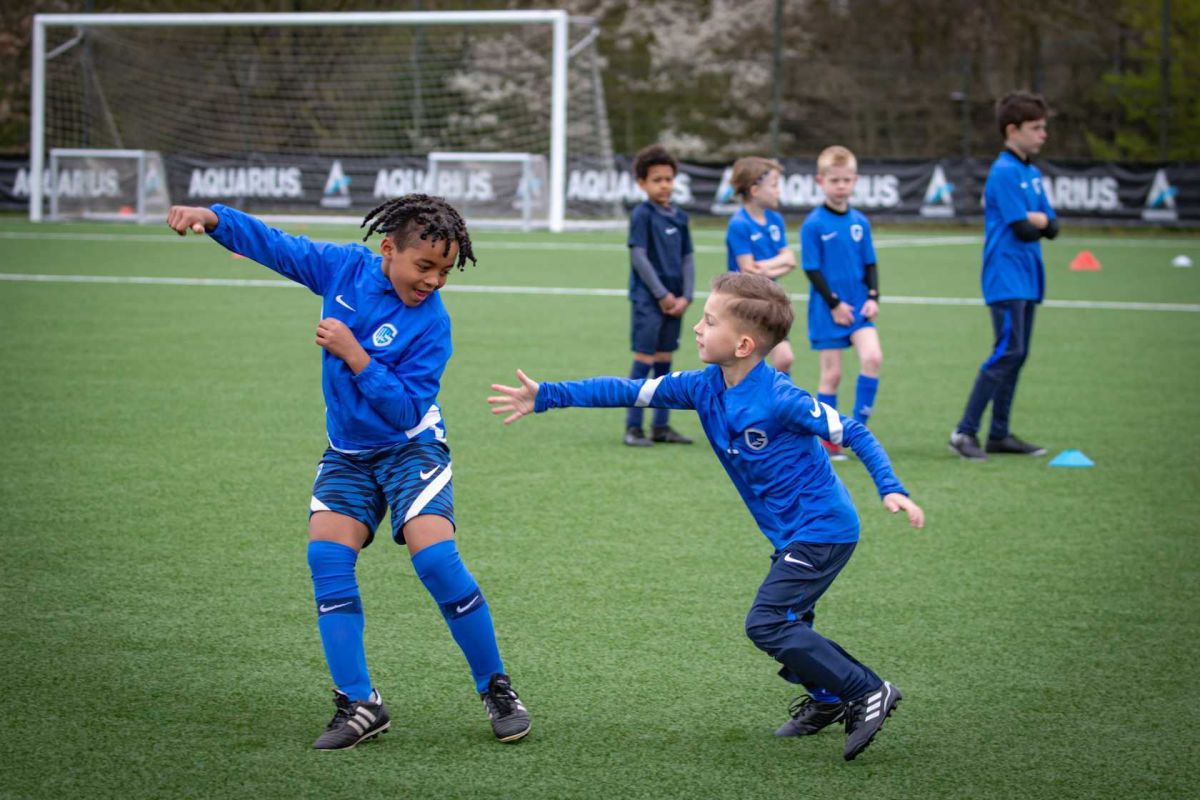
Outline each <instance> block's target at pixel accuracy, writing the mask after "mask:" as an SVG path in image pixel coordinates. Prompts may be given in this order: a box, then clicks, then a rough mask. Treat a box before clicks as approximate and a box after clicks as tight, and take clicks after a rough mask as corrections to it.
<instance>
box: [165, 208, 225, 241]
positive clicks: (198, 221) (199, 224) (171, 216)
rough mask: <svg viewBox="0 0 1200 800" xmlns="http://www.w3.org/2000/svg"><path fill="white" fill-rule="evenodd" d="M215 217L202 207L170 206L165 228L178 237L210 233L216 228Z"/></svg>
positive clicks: (209, 209) (210, 210)
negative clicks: (188, 234)
mask: <svg viewBox="0 0 1200 800" xmlns="http://www.w3.org/2000/svg"><path fill="white" fill-rule="evenodd" d="M217 222H218V219H217V215H216V212H214V211H213V210H212V209H211V208H205V207H204V206H171V210H170V211H168V212H167V226H168V227H169V228H170V229H171V230H173V231H175V232H176V233H178V234H179V235H180V236H187V232H188V231H191V232H192V233H212V232H213V230H214V229H216V227H217Z"/></svg>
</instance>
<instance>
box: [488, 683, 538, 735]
mask: <svg viewBox="0 0 1200 800" xmlns="http://www.w3.org/2000/svg"><path fill="white" fill-rule="evenodd" d="M479 698H480V699H481V700H483V707H484V708H486V709H487V713H488V719H490V720H491V721H492V730H493V731H494V732H495V733H496V738H497V739H499V740H500V741H502V742H515V741H517V740H518V739H521V738H524V736H525V735H526V734H527V733H529V728H530V727H531V723H530V722H529V712H528V711H526V710H525V706H524V705H522V704H521V701H520V700H519V699H518V698H517V693H516V691H514V690H513V688H512V683H511V682H510V681H509V679H508V676H507V675H501V674H499V673H497V674H495V675H493V676H492V680H491V682H490V683H488V688H487V691H486V692H480V693H479Z"/></svg>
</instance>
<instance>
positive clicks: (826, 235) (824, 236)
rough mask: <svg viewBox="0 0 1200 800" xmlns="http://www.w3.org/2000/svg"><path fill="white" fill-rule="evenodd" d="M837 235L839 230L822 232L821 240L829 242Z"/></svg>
mask: <svg viewBox="0 0 1200 800" xmlns="http://www.w3.org/2000/svg"><path fill="white" fill-rule="evenodd" d="M837 235H838V232H837V231H834V232H833V233H822V234H821V241H822V242H828V241H829V240H830V239H832V238H833V237H835V236H837Z"/></svg>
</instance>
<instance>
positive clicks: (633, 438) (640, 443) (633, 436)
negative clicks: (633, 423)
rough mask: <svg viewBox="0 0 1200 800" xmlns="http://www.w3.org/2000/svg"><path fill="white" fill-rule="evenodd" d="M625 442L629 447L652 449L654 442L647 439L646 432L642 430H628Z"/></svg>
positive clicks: (626, 430)
mask: <svg viewBox="0 0 1200 800" xmlns="http://www.w3.org/2000/svg"><path fill="white" fill-rule="evenodd" d="M624 442H625V444H626V445H628V446H629V447H651V446H653V445H654V442H652V441H650V440H649V439H647V438H646V432H645V431H644V430H642V429H641V428H626V429H625V439H624Z"/></svg>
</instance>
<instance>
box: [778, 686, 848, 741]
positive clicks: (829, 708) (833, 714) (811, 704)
mask: <svg viewBox="0 0 1200 800" xmlns="http://www.w3.org/2000/svg"><path fill="white" fill-rule="evenodd" d="M788 713H789V714H791V715H792V718H791V719H789V720H788V721H787V722H785V723H783V725H781V726H780V727H779V730H777V731H775V735H776V736H811V735H813V734H814V733H816V732H817V731H820V730H821V729H823V728H827V727H829V726H830V725H832V724H833V723H835V722H837V721H838V720H839V719H841V718H842V716H843V715H844V714H845V713H846V704H845V703H841V702H839V703H818V702H817V701H816V700H814V699H812V696H811V695H807V694H805V695H801V696H800V697H797V698H796V699H795V700H793V701H792V704H791V705H790V706H788Z"/></svg>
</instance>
